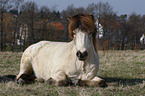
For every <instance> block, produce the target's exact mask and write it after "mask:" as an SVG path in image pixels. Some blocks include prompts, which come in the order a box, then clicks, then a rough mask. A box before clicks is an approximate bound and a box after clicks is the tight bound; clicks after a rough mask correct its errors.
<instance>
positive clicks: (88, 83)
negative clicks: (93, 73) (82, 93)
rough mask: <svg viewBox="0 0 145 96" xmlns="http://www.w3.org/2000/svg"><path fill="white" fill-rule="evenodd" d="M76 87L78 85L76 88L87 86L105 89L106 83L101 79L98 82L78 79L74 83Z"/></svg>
mask: <svg viewBox="0 0 145 96" xmlns="http://www.w3.org/2000/svg"><path fill="white" fill-rule="evenodd" d="M76 85H78V86H89V87H107V83H106V82H105V80H103V79H101V80H99V81H92V80H81V79H79V80H78V81H77V82H76Z"/></svg>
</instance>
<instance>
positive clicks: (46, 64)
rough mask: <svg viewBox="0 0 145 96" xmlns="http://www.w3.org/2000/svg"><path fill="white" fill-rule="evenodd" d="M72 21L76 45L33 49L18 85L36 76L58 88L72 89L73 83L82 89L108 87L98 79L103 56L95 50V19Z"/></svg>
mask: <svg viewBox="0 0 145 96" xmlns="http://www.w3.org/2000/svg"><path fill="white" fill-rule="evenodd" d="M68 19H69V21H70V23H69V36H70V38H72V41H70V42H53V41H40V42H38V43H36V44H33V45H31V46H29V47H28V48H27V49H26V50H25V51H24V53H23V55H22V58H21V63H20V72H19V74H18V75H17V77H16V78H17V82H18V83H20V84H23V83H24V81H25V80H26V79H27V77H26V76H28V77H29V76H30V77H31V74H32V73H33V74H34V75H35V77H36V79H37V80H44V81H49V80H50V81H51V80H52V81H54V82H55V85H56V86H68V85H70V84H72V83H73V81H75V83H74V84H76V85H79V86H96V87H106V86H107V84H106V82H105V80H103V79H101V78H99V77H98V76H97V72H98V69H99V56H98V53H97V50H96V48H95V44H96V38H95V37H96V27H95V20H94V16H93V15H90V14H87V13H81V14H78V15H74V16H69V17H68ZM23 77H24V78H25V79H23ZM32 77H33V76H32ZM22 81H23V82H22Z"/></svg>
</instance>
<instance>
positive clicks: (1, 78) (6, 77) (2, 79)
mask: <svg viewBox="0 0 145 96" xmlns="http://www.w3.org/2000/svg"><path fill="white" fill-rule="evenodd" d="M10 81H16V75H4V76H0V83H1V82H2V83H7V82H10Z"/></svg>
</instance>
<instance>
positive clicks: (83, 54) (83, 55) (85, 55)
mask: <svg viewBox="0 0 145 96" xmlns="http://www.w3.org/2000/svg"><path fill="white" fill-rule="evenodd" d="M76 55H77V57H78V58H80V59H86V57H87V56H88V52H87V51H84V52H83V53H82V52H80V51H78V52H77V53H76Z"/></svg>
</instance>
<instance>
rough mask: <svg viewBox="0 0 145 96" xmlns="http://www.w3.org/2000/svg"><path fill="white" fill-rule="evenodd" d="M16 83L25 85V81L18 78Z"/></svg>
mask: <svg viewBox="0 0 145 96" xmlns="http://www.w3.org/2000/svg"><path fill="white" fill-rule="evenodd" d="M17 83H18V84H20V85H24V84H25V81H24V80H23V79H21V78H19V79H18V80H17Z"/></svg>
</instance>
